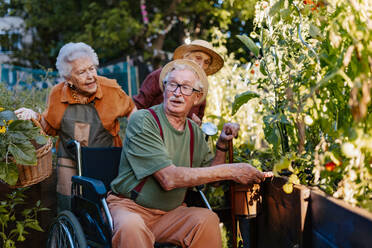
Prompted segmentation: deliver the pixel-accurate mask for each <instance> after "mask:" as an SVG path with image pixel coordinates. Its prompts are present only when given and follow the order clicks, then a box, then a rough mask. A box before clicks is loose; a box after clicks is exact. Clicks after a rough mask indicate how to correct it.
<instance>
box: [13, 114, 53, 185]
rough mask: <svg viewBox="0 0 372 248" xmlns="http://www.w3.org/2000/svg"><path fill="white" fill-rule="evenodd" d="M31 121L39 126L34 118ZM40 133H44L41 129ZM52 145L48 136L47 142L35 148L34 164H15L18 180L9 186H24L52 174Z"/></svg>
mask: <svg viewBox="0 0 372 248" xmlns="http://www.w3.org/2000/svg"><path fill="white" fill-rule="evenodd" d="M32 121H33V122H34V124H35V125H36V126H38V127H40V128H41V125H40V123H39V122H38V121H36V120H34V119H32ZM41 130H42V128H41ZM41 133H42V134H45V133H44V131H41ZM52 147H53V142H52V139H51V138H50V137H49V138H48V141H47V143H46V144H45V145H43V146H41V147H39V148H37V150H36V157H37V165H36V166H32V165H31V166H30V165H19V164H17V167H18V173H19V176H18V181H17V184H16V185H14V186H11V188H24V187H27V186H31V185H33V184H36V183H39V182H41V181H43V180H44V179H46V178H48V177H49V176H50V175H51V174H52Z"/></svg>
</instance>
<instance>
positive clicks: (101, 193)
mask: <svg viewBox="0 0 372 248" xmlns="http://www.w3.org/2000/svg"><path fill="white" fill-rule="evenodd" d="M71 181H72V182H73V183H76V184H79V185H82V186H83V187H87V188H89V189H90V190H92V191H93V192H94V193H96V194H97V195H98V197H99V198H102V197H105V196H106V193H107V190H106V187H105V185H104V184H103V182H102V181H100V180H97V179H94V178H90V177H84V176H72V178H71Z"/></svg>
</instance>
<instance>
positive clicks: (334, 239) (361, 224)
mask: <svg viewBox="0 0 372 248" xmlns="http://www.w3.org/2000/svg"><path fill="white" fill-rule="evenodd" d="M310 199H311V201H310V208H309V221H308V222H307V223H306V227H308V228H309V229H308V230H305V231H306V232H305V235H306V243H305V245H304V247H345V248H362V247H372V213H370V212H368V211H366V210H364V209H361V208H358V207H352V206H351V205H349V204H347V203H345V202H343V201H341V200H338V199H335V198H333V197H329V196H326V195H325V194H324V193H323V192H321V191H320V190H316V189H314V190H311V196H310Z"/></svg>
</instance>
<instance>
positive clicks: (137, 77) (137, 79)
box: [134, 66, 140, 95]
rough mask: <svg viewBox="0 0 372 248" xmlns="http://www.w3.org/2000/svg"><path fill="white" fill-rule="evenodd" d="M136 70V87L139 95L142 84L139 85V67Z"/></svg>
mask: <svg viewBox="0 0 372 248" xmlns="http://www.w3.org/2000/svg"><path fill="white" fill-rule="evenodd" d="M134 68H135V69H136V86H137V92H135V93H136V95H137V94H138V91H139V88H140V83H139V75H138V66H135V67H134Z"/></svg>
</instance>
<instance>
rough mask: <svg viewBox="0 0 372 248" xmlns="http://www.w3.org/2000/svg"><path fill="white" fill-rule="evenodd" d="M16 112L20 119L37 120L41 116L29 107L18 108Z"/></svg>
mask: <svg viewBox="0 0 372 248" xmlns="http://www.w3.org/2000/svg"><path fill="white" fill-rule="evenodd" d="M14 113H15V115H16V116H17V118H18V119H19V120H31V119H35V120H37V119H38V117H39V115H38V113H36V112H35V111H33V110H32V109H28V108H20V109H17V110H16V111H14Z"/></svg>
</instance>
